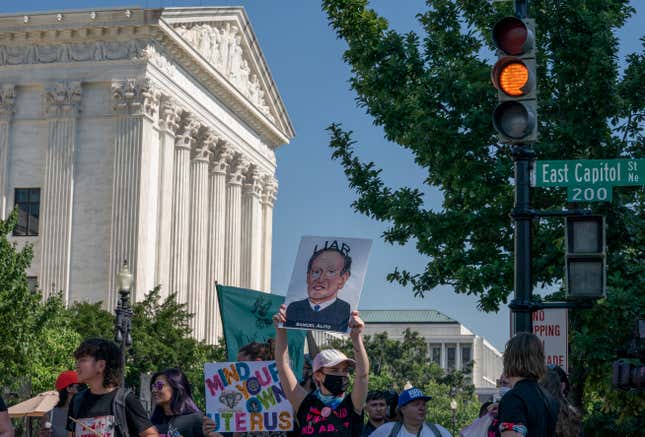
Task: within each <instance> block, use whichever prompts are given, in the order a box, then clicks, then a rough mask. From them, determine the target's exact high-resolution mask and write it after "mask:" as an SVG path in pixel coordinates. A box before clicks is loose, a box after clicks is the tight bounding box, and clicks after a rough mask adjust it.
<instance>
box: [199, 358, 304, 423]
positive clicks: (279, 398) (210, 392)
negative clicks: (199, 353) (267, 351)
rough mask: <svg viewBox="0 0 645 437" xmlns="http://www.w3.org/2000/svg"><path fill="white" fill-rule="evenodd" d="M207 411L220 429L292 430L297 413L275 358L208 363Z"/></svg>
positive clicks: (205, 366) (206, 367) (205, 378)
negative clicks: (285, 392) (290, 401)
mask: <svg viewBox="0 0 645 437" xmlns="http://www.w3.org/2000/svg"><path fill="white" fill-rule="evenodd" d="M204 380H205V383H206V414H207V415H208V417H209V418H210V419H211V420H212V421H213V422H214V424H215V427H216V428H215V430H216V431H217V432H265V431H278V432H280V431H290V430H292V429H293V421H294V414H293V408H292V407H291V404H290V403H289V401H288V400H287V398H286V396H285V394H284V390H283V389H282V385H281V384H280V380H279V378H278V368H277V366H276V364H275V361H238V362H227V363H207V364H205V365H204Z"/></svg>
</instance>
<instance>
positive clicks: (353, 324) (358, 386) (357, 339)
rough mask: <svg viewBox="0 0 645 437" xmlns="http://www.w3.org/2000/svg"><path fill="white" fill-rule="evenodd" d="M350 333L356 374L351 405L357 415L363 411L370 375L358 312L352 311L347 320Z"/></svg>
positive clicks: (362, 326)
mask: <svg viewBox="0 0 645 437" xmlns="http://www.w3.org/2000/svg"><path fill="white" fill-rule="evenodd" d="M349 327H350V328H351V331H350V333H349V337H350V338H351V339H352V345H353V346H354V360H356V374H355V375H354V388H353V389H352V404H354V410H355V411H356V412H357V413H359V414H360V413H361V412H362V411H363V406H364V405H365V399H367V383H368V379H369V373H370V362H369V359H368V358H367V351H366V350H365V345H364V344H363V328H364V327H365V323H364V322H363V320H362V319H361V318H360V317H359V313H358V311H352V316H351V318H350V320H349Z"/></svg>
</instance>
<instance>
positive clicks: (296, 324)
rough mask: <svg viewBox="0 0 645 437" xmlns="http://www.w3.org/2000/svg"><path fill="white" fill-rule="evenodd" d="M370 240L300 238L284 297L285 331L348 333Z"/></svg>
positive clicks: (365, 264)
mask: <svg viewBox="0 0 645 437" xmlns="http://www.w3.org/2000/svg"><path fill="white" fill-rule="evenodd" d="M371 247H372V240H368V239H363V238H343V237H302V239H301V240H300V246H299V248H298V255H297V258H296V262H295V265H294V268H293V273H292V274H291V281H290V282H289V289H288V290H287V296H286V297H285V304H286V305H287V321H286V323H284V326H285V327H287V328H298V329H315V330H324V331H336V332H343V333H347V332H349V328H348V322H349V318H350V314H351V311H353V310H356V309H357V308H358V301H359V299H360V295H361V290H362V289H363V282H364V281H365V273H366V272H367V261H368V257H369V253H370V249H371Z"/></svg>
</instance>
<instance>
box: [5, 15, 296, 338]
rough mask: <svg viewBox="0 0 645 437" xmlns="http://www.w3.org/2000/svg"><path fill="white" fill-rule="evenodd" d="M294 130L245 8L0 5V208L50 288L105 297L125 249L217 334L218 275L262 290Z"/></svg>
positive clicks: (145, 284)
mask: <svg viewBox="0 0 645 437" xmlns="http://www.w3.org/2000/svg"><path fill="white" fill-rule="evenodd" d="M293 136H294V130H293V127H292V125H291V121H290V120H289V117H288V115H287V112H286V109H285V107H284V104H283V102H282V100H281V98H280V96H279V94H278V91H277V89H276V86H275V83H274V82H273V80H272V78H271V75H270V73H269V69H268V67H267V64H266V61H265V59H264V56H263V54H262V52H261V50H260V48H259V46H258V43H257V38H256V36H255V34H254V33H253V30H252V28H251V25H250V23H249V20H248V17H247V15H246V13H245V11H244V9H243V8H239V7H206V8H165V9H137V8H134V9H111V10H94V11H91V10H87V11H67V12H56V11H52V12H46V13H37V14H25V15H1V16H0V216H1V217H2V218H3V219H4V218H6V217H7V216H8V214H9V213H10V212H11V211H12V209H14V208H17V209H18V212H19V225H18V227H17V228H16V230H15V231H14V235H13V236H12V238H13V240H14V241H15V242H16V243H17V244H18V245H24V244H27V243H28V244H32V245H33V247H34V260H33V263H32V265H31V269H30V271H29V275H30V277H31V278H32V280H33V281H35V282H37V283H38V285H39V288H40V289H41V290H42V291H43V293H44V295H45V296H48V295H49V294H51V293H52V292H59V291H62V294H63V297H64V299H65V301H66V302H68V303H69V302H73V301H79V300H89V301H103V302H104V306H105V308H106V309H108V310H112V309H113V308H114V306H115V305H116V302H117V290H116V287H117V284H116V275H117V273H118V271H119V269H120V266H121V264H122V262H123V260H127V261H128V263H129V268H130V270H131V271H132V273H133V275H134V285H133V295H134V297H135V298H136V299H137V300H139V299H141V298H142V297H143V296H144V294H145V293H146V292H148V291H149V290H151V289H152V288H154V287H155V286H157V285H160V286H161V290H162V295H164V296H167V295H168V293H170V292H173V293H176V294H177V299H178V300H179V302H185V303H187V305H188V310H189V311H190V312H192V313H194V314H195V317H194V319H193V326H192V328H193V331H194V334H195V336H196V337H197V338H200V339H206V340H207V341H209V342H214V341H216V340H217V338H218V337H219V336H220V335H221V329H220V326H219V323H220V322H219V320H220V318H219V313H218V309H217V298H216V294H215V293H216V291H215V283H216V281H217V282H219V283H223V284H226V285H232V286H241V287H248V288H253V289H256V290H264V291H268V290H269V289H270V285H271V241H272V233H271V229H272V212H273V205H274V201H275V199H276V192H277V181H276V178H275V171H276V158H275V149H276V148H277V147H279V146H280V145H282V144H285V143H288V142H289V141H290V139H291V138H292V137H293Z"/></svg>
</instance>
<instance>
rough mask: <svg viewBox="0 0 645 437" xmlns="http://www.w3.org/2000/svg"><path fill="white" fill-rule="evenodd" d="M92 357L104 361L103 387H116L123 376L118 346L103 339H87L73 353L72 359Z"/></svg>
mask: <svg viewBox="0 0 645 437" xmlns="http://www.w3.org/2000/svg"><path fill="white" fill-rule="evenodd" d="M83 357H92V358H94V359H95V360H97V361H98V360H104V361H105V371H104V372H103V387H117V386H118V385H119V384H120V383H121V376H122V375H123V362H122V360H121V353H120V351H119V346H117V345H116V343H114V342H113V341H110V340H106V339H104V338H88V339H86V340H84V341H83V342H82V343H81V344H80V346H78V347H77V348H76V350H75V351H74V358H75V359H77V360H79V359H81V358H83Z"/></svg>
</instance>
